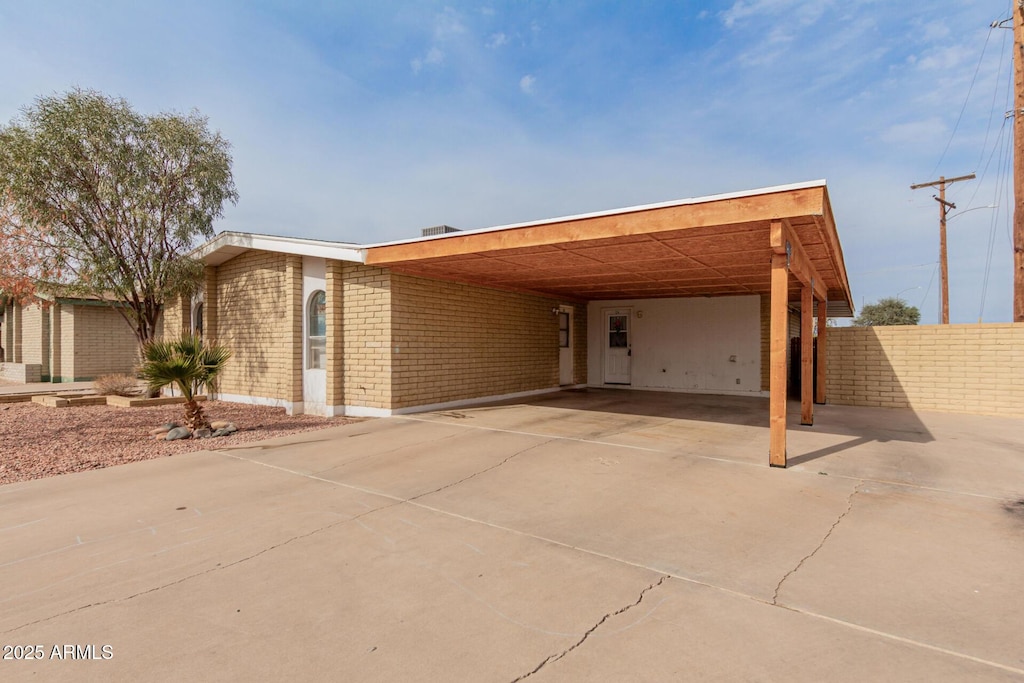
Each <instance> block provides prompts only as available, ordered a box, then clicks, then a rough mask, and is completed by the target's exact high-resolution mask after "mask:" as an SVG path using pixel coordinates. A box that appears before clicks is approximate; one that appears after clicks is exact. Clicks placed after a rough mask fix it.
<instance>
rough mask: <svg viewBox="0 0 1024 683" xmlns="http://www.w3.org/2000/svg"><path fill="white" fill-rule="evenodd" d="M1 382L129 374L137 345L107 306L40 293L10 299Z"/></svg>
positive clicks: (0, 337) (2, 330)
mask: <svg viewBox="0 0 1024 683" xmlns="http://www.w3.org/2000/svg"><path fill="white" fill-rule="evenodd" d="M0 348H2V349H3V353H2V354H0V379H7V380H10V381H15V382H25V383H28V382H81V381H86V380H93V379H96V378H97V377H100V376H102V375H107V374H112V373H131V372H132V371H133V369H134V368H135V365H136V364H137V362H138V357H139V344H138V341H136V339H135V334H134V333H133V332H132V328H131V327H130V326H129V325H128V323H127V322H126V321H125V319H124V318H123V317H122V316H121V314H120V313H118V312H117V311H116V310H114V309H113V308H111V307H110V304H109V303H108V302H103V301H99V300H97V299H88V298H74V297H55V296H52V295H49V294H45V293H40V294H39V295H37V296H36V297H34V298H33V300H31V301H29V302H27V303H24V304H17V303H14V302H12V301H8V302H7V303H6V305H5V306H4V308H3V311H2V317H0Z"/></svg>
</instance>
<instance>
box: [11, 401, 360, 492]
mask: <svg viewBox="0 0 1024 683" xmlns="http://www.w3.org/2000/svg"><path fill="white" fill-rule="evenodd" d="M203 412H205V413H206V416H207V418H208V419H210V420H211V421H212V420H225V421H228V422H231V423H233V424H235V425H236V426H237V427H238V431H237V432H235V433H234V434H230V435H228V436H221V437H217V438H215V439H185V440H181V441H163V440H156V439H155V438H154V437H153V436H151V435H150V433H149V432H150V430H152V429H153V428H155V427H159V426H160V425H162V424H165V423H167V422H178V423H180V422H181V421H182V416H183V411H182V407H181V405H167V406H156V407H152V408H115V407H111V406H80V407H74V408H48V407H46V406H42V405H39V404H36V403H8V404H4V405H0V484H10V483H13V482H17V481H28V480H30V479H39V478H42V477H52V476H54V475H58V474H67V473H69V472H80V471H82V470H91V469H98V468H101V467H110V466H111V465H121V464H124V463H128V462H135V461H137V460H148V459H150V458H160V457H163V456H167V455H177V454H178V453H188V452H190V451H199V450H218V449H222V448H232V447H235V446H238V445H240V444H244V443H249V442H252V441H259V440H262V439H269V438H273V437H278V436H285V435H287V434H296V433H298V432H308V431H312V430H316V429H324V428H325V427H337V426H339V425H343V424H347V423H349V422H354V421H356V420H354V419H351V418H325V417H316V416H314V415H286V414H285V411H284V408H269V407H265V406H250V405H243V404H239V403H226V402H223V401H206V402H204V403H203Z"/></svg>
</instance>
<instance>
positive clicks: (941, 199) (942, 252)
mask: <svg viewBox="0 0 1024 683" xmlns="http://www.w3.org/2000/svg"><path fill="white" fill-rule="evenodd" d="M1022 1H1024V0H1022ZM974 177H975V176H974V174H973V173H969V174H967V175H962V176H957V177H956V178H947V177H945V176H939V179H938V180H933V181H932V182H930V183H919V184H917V185H911V186H910V189H911V190H917V189H920V188H922V187H934V186H935V185H938V186H939V196H937V197H935V198H934V199H935V201H937V202H938V203H939V270H940V271H941V275H942V283H941V285H942V287H941V290H940V298H941V299H942V301H941V306H942V307H941V311H942V320H941V322H942V324H943V325H948V324H949V265H948V263H947V259H946V216H947V215H948V214H949V211H950V209H955V208H956V204H954V203H953V202H947V201H946V185H952V184H953V183H955V182H958V181H961V180H973V179H974Z"/></svg>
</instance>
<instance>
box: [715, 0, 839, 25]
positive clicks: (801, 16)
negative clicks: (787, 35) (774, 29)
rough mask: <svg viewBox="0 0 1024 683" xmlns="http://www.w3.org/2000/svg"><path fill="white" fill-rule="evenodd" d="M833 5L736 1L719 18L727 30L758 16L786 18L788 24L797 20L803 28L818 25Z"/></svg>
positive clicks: (801, 1)
mask: <svg viewBox="0 0 1024 683" xmlns="http://www.w3.org/2000/svg"><path fill="white" fill-rule="evenodd" d="M832 4H833V3H832V2H831V1H826V0H814V2H804V0H736V2H734V3H733V4H732V6H731V7H730V8H729V9H727V10H725V11H723V12H721V13H720V14H719V16H721V18H722V23H723V24H725V26H726V28H733V27H734V26H735V25H736V24H738V23H740V22H742V21H744V20H746V19H750V18H752V17H756V16H779V15H782V16H784V17H785V19H786V20H787V22H793V20H795V22H796V23H798V24H799V25H801V26H810V25H812V24H815V23H817V21H818V20H819V19H821V17H822V15H823V14H824V13H825V12H826V11H827V10H828V9H829V7H830V6H831V5H832Z"/></svg>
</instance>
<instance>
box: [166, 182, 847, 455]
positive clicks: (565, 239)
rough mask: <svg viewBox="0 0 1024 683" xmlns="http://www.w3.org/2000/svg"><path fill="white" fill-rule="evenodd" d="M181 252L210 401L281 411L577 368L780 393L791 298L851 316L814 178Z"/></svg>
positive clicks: (445, 397)
mask: <svg viewBox="0 0 1024 683" xmlns="http://www.w3.org/2000/svg"><path fill="white" fill-rule="evenodd" d="M196 256H197V257H198V258H201V259H202V260H203V261H205V263H206V266H207V267H206V275H205V282H204V292H203V299H202V303H201V308H200V309H199V310H200V311H201V317H202V320H203V325H204V334H205V335H206V336H207V337H208V338H211V339H214V340H216V341H217V342H220V343H223V344H225V345H227V346H228V347H229V348H230V349H231V350H232V351H233V353H234V355H233V357H232V360H231V362H230V363H229V364H228V366H227V367H226V369H225V371H224V374H223V375H222V378H221V382H220V392H221V394H220V396H221V398H224V399H227V400H232V401H243V402H250V403H259V404H267V405H276V406H283V407H284V408H286V409H287V410H289V411H290V412H293V413H299V412H308V413H316V414H321V415H328V416H333V415H369V416H383V415H390V414H395V413H406V412H413V411H417V410H424V409H429V408H443V407H449V406H455V405H460V404H464V403H470V402H478V401H485V400H493V399H497V398H508V397H516V396H523V395H528V394H533V393H538V392H544V391H552V390H557V389H558V388H559V387H567V386H568V387H572V386H581V385H586V386H595V387H629V388H633V389H657V390H668V391H680V392H708V393H718V394H745V395H754V396H763V395H766V392H768V391H769V389H770V388H774V386H775V385H774V384H773V382H781V383H782V384H781V387H782V391H781V395H782V396H784V395H785V382H786V377H785V365H786V348H787V347H788V345H789V344H788V343H787V342H788V337H789V336H790V334H791V333H790V330H789V319H790V316H791V310H794V309H797V308H799V309H800V310H803V311H805V313H806V315H805V319H804V320H803V323H806V324H808V325H809V324H810V321H811V319H812V318H814V317H816V318H817V319H819V320H821V321H824V319H825V316H826V315H827V316H829V317H837V316H838V317H842V316H851V315H852V313H853V310H852V298H851V295H850V288H849V284H848V281H847V277H846V271H845V265H844V263H843V257H842V250H841V248H840V245H839V238H838V234H837V233H836V229H835V222H834V219H833V216H832V211H831V206H830V203H829V199H828V192H827V189H826V187H825V184H824V182H822V181H818V182H811V183H803V184H799V185H789V186H784V187H775V188H767V189H763V190H756V191H752V192H742V193H736V194H731V195H719V196H714V197H704V198H698V199H690V200H683V201H677V202H667V203H663V204H656V205H649V206H639V207H631V208H626V209H621V210H616V211H605V212H600V213H594V214H587V215H582V216H573V217H568V218H558V219H552V220H545V221H537V222H533V223H524V224H519V225H510V226H502V227H496V228H488V229H483V230H472V231H465V232H449V233H444V234H440V235H435V236H429V237H422V238H417V239H411V240H406V241H400V242H392V243H386V244H376V245H365V246H360V245H355V244H345V243H338V242H327V241H319V240H308V239H297V238H290V237H273V236H266V235H255V234H247V233H239V232H225V233H222V234H220V235H218V236H217V237H216V238H215V239H213V240H211V241H210V242H208V243H207V244H205V245H203V246H202V247H200V248H199V249H198V250H197V252H196ZM773 292H774V294H773ZM196 306H197V301H178V302H173V303H170V304H169V305H168V306H166V307H165V329H166V330H167V331H168V332H171V331H172V330H175V329H179V330H186V329H188V328H190V327H191V326H192V324H193V322H192V321H193V320H194V319H195V318H196V310H197V309H196ZM821 350H822V352H823V351H824V349H823V348H822V349H821ZM809 355H810V354H809V353H808V356H809ZM780 361H781V368H782V369H781V371H779V372H775V373H774V374H773V373H772V372H770V369H771V368H777V367H778V365H779V362H780ZM823 365H824V364H823V363H822V366H823ZM822 371H824V367H822ZM822 386H824V383H822ZM774 393H775V392H773V395H774ZM772 405H773V408H772V422H773V424H775V423H776V422H777V414H778V412H779V410H781V411H782V416H783V420H782V424H783V427H784V424H785V420H784V411H785V401H784V399H783V400H782V401H781V408H779V406H778V404H777V402H775V401H774V400H773V404H772ZM773 434H774V432H773ZM773 438H774V437H773ZM773 444H774V441H773ZM773 449H774V446H773ZM773 452H774V451H773Z"/></svg>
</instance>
